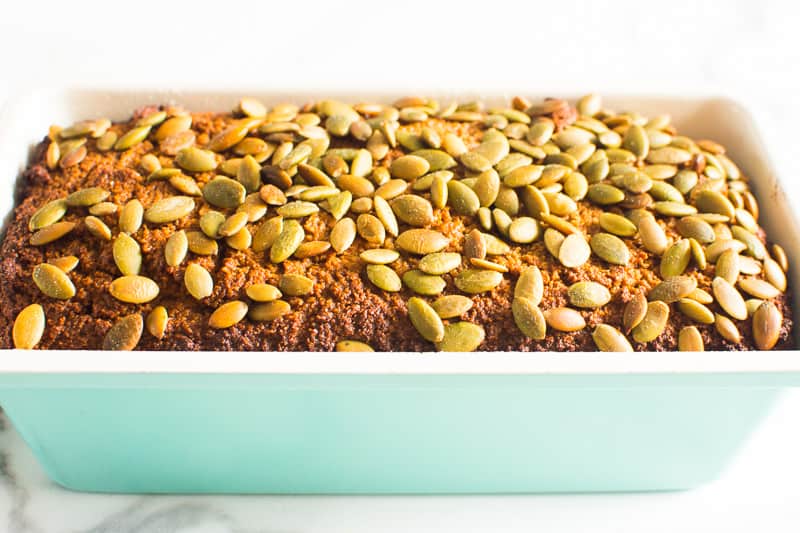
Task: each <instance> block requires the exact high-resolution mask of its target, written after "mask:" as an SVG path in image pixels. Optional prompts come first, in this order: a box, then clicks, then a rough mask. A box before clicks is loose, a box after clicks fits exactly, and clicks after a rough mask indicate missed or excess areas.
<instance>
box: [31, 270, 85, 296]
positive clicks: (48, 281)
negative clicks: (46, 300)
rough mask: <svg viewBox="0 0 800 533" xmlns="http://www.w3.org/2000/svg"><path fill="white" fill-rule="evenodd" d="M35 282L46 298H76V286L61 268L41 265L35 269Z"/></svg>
mask: <svg viewBox="0 0 800 533" xmlns="http://www.w3.org/2000/svg"><path fill="white" fill-rule="evenodd" d="M33 282H34V283H35V284H36V286H37V287H39V290H40V291H42V293H44V295H45V296H49V297H50V298H55V299H58V300H68V299H70V298H72V297H73V296H75V285H73V284H72V281H71V280H70V279H69V276H67V274H66V273H65V272H64V271H63V270H61V269H60V268H58V267H56V266H54V265H51V264H48V263H41V264H39V265H36V267H35V268H34V269H33Z"/></svg>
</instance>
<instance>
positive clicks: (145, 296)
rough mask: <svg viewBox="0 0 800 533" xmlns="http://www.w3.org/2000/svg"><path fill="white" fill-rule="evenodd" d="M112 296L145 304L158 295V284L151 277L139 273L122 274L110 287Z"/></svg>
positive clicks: (128, 301) (132, 302)
mask: <svg viewBox="0 0 800 533" xmlns="http://www.w3.org/2000/svg"><path fill="white" fill-rule="evenodd" d="M108 291H109V292H110V293H111V296H113V297H114V298H116V299H117V300H119V301H121V302H126V303H131V304H143V303H147V302H150V301H152V300H154V299H155V298H156V296H158V292H159V289H158V285H157V284H156V282H155V281H153V280H152V279H150V278H147V277H144V276H138V275H130V276H122V277H119V278H117V279H115V280H114V281H112V282H111V284H110V285H109V287H108Z"/></svg>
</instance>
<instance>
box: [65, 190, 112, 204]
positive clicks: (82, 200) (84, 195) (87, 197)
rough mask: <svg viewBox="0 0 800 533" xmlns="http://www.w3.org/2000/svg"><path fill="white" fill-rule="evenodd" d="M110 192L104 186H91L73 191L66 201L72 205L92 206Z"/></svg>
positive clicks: (106, 196)
mask: <svg viewBox="0 0 800 533" xmlns="http://www.w3.org/2000/svg"><path fill="white" fill-rule="evenodd" d="M110 194H111V193H110V192H108V191H107V190H105V189H103V188H102V187H89V188H86V189H80V190H78V191H75V192H73V193H72V194H70V195H69V196H67V198H66V200H65V201H66V204H67V205H68V206H70V207H90V206H93V205H94V204H99V203H100V202H102V201H104V200H105V199H106V198H108V197H109V195H110Z"/></svg>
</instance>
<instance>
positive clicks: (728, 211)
mask: <svg viewBox="0 0 800 533" xmlns="http://www.w3.org/2000/svg"><path fill="white" fill-rule="evenodd" d="M694 205H695V206H697V209H698V210H699V211H700V212H702V213H718V214H720V215H723V216H726V217H728V218H729V219H731V220H732V219H734V218H735V217H736V209H735V208H734V207H733V204H732V203H731V201H730V200H728V199H727V198H725V196H724V195H723V194H722V193H719V192H717V191H712V190H710V189H706V190H703V191H700V192H699V193H697V195H696V196H695V197H694Z"/></svg>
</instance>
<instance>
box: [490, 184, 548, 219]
mask: <svg viewBox="0 0 800 533" xmlns="http://www.w3.org/2000/svg"><path fill="white" fill-rule="evenodd" d="M506 190H512V189H506ZM519 195H520V197H521V198H522V202H523V204H525V210H526V211H528V213H529V214H530V215H531V216H533V217H536V218H538V219H543V218H544V217H545V215H549V214H550V204H549V203H548V202H547V198H545V196H544V194H543V193H542V191H540V190H539V189H537V188H536V187H534V186H533V185H528V186H527V187H524V188H522V189H520V191H519ZM498 199H499V198H498ZM514 200H516V202H517V205H512V206H511V208H512V209H513V211H516V210H518V209H519V207H518V202H519V199H518V198H517V196H516V194H515V195H514ZM495 204H496V205H497V204H498V202H495ZM498 207H500V209H502V210H503V211H505V212H506V213H508V214H509V215H511V214H512V212H513V211H509V210H508V209H506V208H505V207H501V206H500V205H498Z"/></svg>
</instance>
